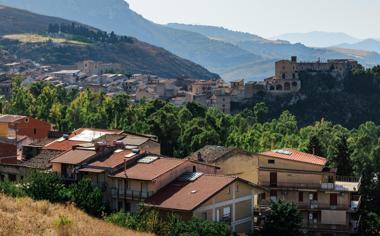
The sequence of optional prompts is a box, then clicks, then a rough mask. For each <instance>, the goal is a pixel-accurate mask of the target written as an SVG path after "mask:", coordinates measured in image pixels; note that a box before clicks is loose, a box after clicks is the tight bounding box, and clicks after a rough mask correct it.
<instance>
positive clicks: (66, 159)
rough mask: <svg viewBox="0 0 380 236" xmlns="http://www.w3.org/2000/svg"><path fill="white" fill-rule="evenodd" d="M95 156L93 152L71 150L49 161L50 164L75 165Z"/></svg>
mask: <svg viewBox="0 0 380 236" xmlns="http://www.w3.org/2000/svg"><path fill="white" fill-rule="evenodd" d="M95 155H96V152H95V151H88V150H71V151H68V152H65V153H64V154H62V155H61V156H58V157H57V158H54V159H53V160H51V162H52V163H64V164H71V165H77V164H80V163H82V162H84V161H86V160H88V159H89V158H91V157H93V156H95Z"/></svg>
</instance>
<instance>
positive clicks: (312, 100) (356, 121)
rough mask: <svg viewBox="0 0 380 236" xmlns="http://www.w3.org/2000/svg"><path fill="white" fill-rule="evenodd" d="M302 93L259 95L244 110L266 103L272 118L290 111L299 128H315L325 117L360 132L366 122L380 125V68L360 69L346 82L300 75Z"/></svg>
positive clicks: (312, 75)
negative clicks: (311, 125) (312, 125)
mask: <svg viewBox="0 0 380 236" xmlns="http://www.w3.org/2000/svg"><path fill="white" fill-rule="evenodd" d="M300 79H301V82H302V89H301V91H300V92H299V93H297V94H296V95H289V96H281V97H273V96H268V95H266V94H264V93H261V94H258V95H257V96H255V97H254V99H252V100H251V101H250V102H248V103H247V104H245V105H244V106H243V107H238V108H239V109H242V108H245V107H253V106H254V105H255V104H256V103H257V102H265V104H267V106H268V107H270V108H271V109H270V111H269V114H268V116H269V117H276V116H279V115H280V114H281V113H282V111H284V110H288V111H290V112H291V113H292V114H294V115H295V116H296V117H297V119H298V121H299V125H300V126H306V125H309V124H312V123H313V122H315V121H318V120H320V119H321V118H322V117H323V118H324V119H326V120H329V121H331V122H333V123H336V124H341V125H343V126H344V127H347V128H357V127H358V126H359V125H360V124H362V123H364V122H366V121H374V122H375V123H376V124H380V110H379V109H374V108H378V107H380V66H376V67H373V68H370V69H365V68H363V67H358V68H356V69H355V70H354V71H352V73H350V74H349V75H347V76H346V77H345V78H344V79H337V78H334V77H332V76H331V75H329V74H321V73H318V74H310V73H303V74H301V75H300Z"/></svg>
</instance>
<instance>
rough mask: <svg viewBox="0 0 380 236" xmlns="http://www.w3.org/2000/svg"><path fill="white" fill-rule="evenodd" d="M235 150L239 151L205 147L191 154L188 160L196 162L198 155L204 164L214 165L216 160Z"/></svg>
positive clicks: (231, 148) (232, 148) (210, 146)
mask: <svg viewBox="0 0 380 236" xmlns="http://www.w3.org/2000/svg"><path fill="white" fill-rule="evenodd" d="M235 150H239V149H238V148H234V147H223V146H214V145H207V146H204V147H203V148H201V149H199V150H198V151H196V152H194V153H193V154H191V155H190V156H189V158H190V159H191V160H196V161H198V155H199V153H200V156H201V158H202V160H203V161H205V162H206V163H214V162H215V161H217V160H218V159H220V158H222V157H223V156H225V155H227V154H229V153H231V152H233V151H235Z"/></svg>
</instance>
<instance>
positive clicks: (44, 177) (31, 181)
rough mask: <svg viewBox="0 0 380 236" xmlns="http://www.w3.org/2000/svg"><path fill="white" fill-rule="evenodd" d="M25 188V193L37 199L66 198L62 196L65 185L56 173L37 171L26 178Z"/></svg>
mask: <svg viewBox="0 0 380 236" xmlns="http://www.w3.org/2000/svg"><path fill="white" fill-rule="evenodd" d="M23 188H24V191H25V193H26V194H27V195H28V196H29V197H31V198H33V199H35V200H48V201H51V202H59V201H62V200H65V199H63V197H62V191H64V190H65V185H64V184H63V181H62V179H61V178H60V177H59V176H58V175H57V174H56V173H52V172H38V171H35V172H33V173H32V174H31V175H29V176H28V177H27V178H26V179H25V181H24V184H23Z"/></svg>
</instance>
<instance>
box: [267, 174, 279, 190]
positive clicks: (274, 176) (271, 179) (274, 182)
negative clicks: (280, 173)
mask: <svg viewBox="0 0 380 236" xmlns="http://www.w3.org/2000/svg"><path fill="white" fill-rule="evenodd" d="M269 183H270V186H273V187H276V186H277V172H271V173H270V176H269Z"/></svg>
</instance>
